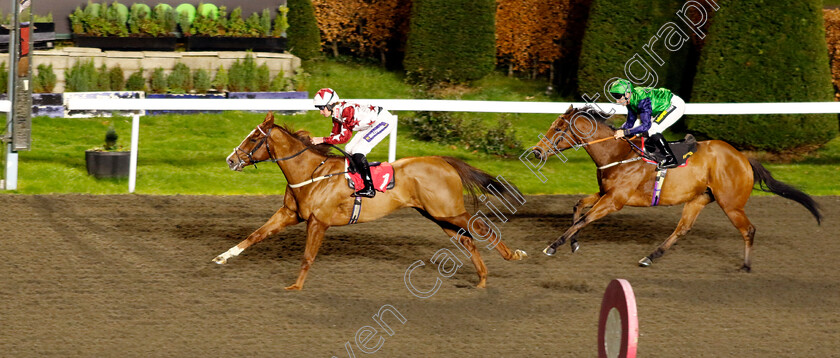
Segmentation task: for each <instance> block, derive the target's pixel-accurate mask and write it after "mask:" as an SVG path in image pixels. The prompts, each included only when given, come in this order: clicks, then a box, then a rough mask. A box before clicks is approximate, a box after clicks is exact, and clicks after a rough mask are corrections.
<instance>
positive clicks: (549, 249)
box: [543, 246, 557, 256]
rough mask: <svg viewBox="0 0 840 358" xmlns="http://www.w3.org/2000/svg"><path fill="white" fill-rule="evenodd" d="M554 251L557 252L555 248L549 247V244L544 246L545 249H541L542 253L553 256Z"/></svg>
mask: <svg viewBox="0 0 840 358" xmlns="http://www.w3.org/2000/svg"><path fill="white" fill-rule="evenodd" d="M555 252H557V249H555V248H553V247H551V246H549V247H546V248H545V249H543V253H544V254H546V255H548V256H554V253H555Z"/></svg>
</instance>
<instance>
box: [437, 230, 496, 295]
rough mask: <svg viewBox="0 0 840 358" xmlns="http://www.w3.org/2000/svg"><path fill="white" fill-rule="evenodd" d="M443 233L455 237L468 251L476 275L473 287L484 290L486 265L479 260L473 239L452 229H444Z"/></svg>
mask: <svg viewBox="0 0 840 358" xmlns="http://www.w3.org/2000/svg"><path fill="white" fill-rule="evenodd" d="M443 231H444V232H446V234H447V235H449V237H457V238H458V242H459V243H460V244H461V246H463V247H464V248H465V249H467V251H469V253H470V260H471V261H472V263H473V265H474V266H475V272H476V273H477V274H478V284H477V285H475V287H478V288H484V287H485V286H486V285H487V265H485V264H484V260H482V259H481V254H480V253H479V252H478V249H476V247H475V243H474V242H473V239H472V238H471V237H469V235H458V232H457V231H455V230H453V229H449V228H445V227H444V228H443Z"/></svg>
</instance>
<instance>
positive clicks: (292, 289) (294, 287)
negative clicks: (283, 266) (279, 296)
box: [286, 284, 303, 291]
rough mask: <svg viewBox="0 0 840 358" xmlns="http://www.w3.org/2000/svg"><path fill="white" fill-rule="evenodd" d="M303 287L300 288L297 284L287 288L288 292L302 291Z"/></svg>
mask: <svg viewBox="0 0 840 358" xmlns="http://www.w3.org/2000/svg"><path fill="white" fill-rule="evenodd" d="M302 289H303V287H300V286H298V285H297V284H294V285H291V286H286V291H300V290H302Z"/></svg>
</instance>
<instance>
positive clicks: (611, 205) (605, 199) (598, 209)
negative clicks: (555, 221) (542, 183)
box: [543, 193, 625, 256]
mask: <svg viewBox="0 0 840 358" xmlns="http://www.w3.org/2000/svg"><path fill="white" fill-rule="evenodd" d="M624 202H625V201H624V200H618V199H617V198H616V197H615V195H612V194H609V193H608V194H606V195H604V196H602V197H600V198H599V199H598V201H597V202H596V203H595V205H593V206H592V209H590V210H589V211H588V212H587V213H586V214H585V215H581V217H580V218H579V219H577V220H576V221H575V222H574V223H573V224H572V226H571V227H570V228H568V229H567V230H566V232H564V233H563V235H561V236H560V237H559V238H558V239H557V240H555V241H554V242H553V243H551V245H548V247H546V248H545V249H543V253H544V254H546V255H548V256H553V255H554V253H555V252H556V251H557V248H558V247H560V245H563V244H564V243H566V240H568V239H570V238H571V239H572V243H571V246H572V252H575V251H577V250H578V248H580V245H578V243H577V240H574V237H575V235H577V233H578V231H580V230H581V229H583V228H584V227H585V226H586V225H589V223H591V222H593V221H595V220H598V219H600V218H602V217H604V216H606V215H607V214H609V213H611V212H615V211H618V210H621V208H622V207H624Z"/></svg>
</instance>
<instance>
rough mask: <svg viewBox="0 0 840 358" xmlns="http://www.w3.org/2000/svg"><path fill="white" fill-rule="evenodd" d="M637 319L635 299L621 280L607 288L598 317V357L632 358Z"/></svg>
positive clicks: (629, 288) (630, 289) (637, 331)
mask: <svg viewBox="0 0 840 358" xmlns="http://www.w3.org/2000/svg"><path fill="white" fill-rule="evenodd" d="M638 343H639V318H638V316H637V314H636V296H634V295H633V288H632V287H630V283H629V282H627V280H624V279H620V278H619V279H615V280H612V281H611V282H610V284H609V285H607V290H606V291H604V299H603V301H601V316H600V318H598V358H618V357H620V358H636V345H637V344H638Z"/></svg>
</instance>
